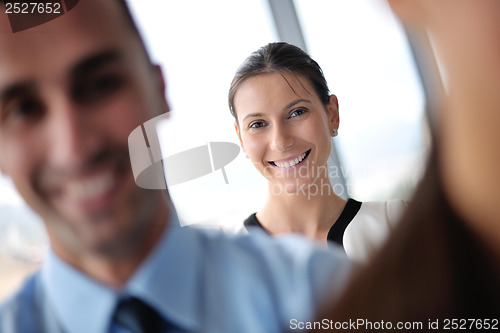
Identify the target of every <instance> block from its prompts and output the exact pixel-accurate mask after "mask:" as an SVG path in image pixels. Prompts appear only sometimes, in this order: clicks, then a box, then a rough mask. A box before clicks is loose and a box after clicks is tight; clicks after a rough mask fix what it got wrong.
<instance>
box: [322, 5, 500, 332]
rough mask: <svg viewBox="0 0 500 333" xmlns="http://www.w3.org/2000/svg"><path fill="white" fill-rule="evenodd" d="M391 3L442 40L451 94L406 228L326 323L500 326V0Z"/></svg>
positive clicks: (332, 310)
mask: <svg viewBox="0 0 500 333" xmlns="http://www.w3.org/2000/svg"><path fill="white" fill-rule="evenodd" d="M390 4H391V6H392V9H393V11H394V12H395V13H396V14H397V15H398V16H399V18H400V19H401V20H402V21H403V23H405V24H406V25H407V26H408V27H409V28H410V29H412V28H413V29H415V28H418V29H422V28H424V29H427V30H428V31H429V33H430V34H431V35H432V36H433V38H434V40H435V46H436V49H437V53H438V55H439V57H440V59H441V60H442V62H443V64H444V68H445V73H446V76H447V77H446V79H447V82H448V91H447V94H446V96H445V97H443V98H442V100H441V101H440V102H439V107H438V111H439V116H438V122H437V126H436V133H435V138H434V142H433V143H434V144H433V150H432V153H431V156H430V161H429V165H428V168H427V171H426V174H425V176H424V178H423V180H422V182H421V184H420V186H419V188H418V189H417V191H416V194H415V197H414V198H413V200H412V203H411V204H410V207H409V209H408V210H407V212H406V214H405V215H404V216H403V219H402V221H401V222H402V223H401V227H400V228H399V230H397V231H396V232H395V234H394V235H393V236H392V238H390V240H389V242H388V244H387V245H386V246H385V248H384V249H383V251H382V252H381V253H380V254H379V255H378V257H377V258H376V259H375V260H374V262H372V263H371V264H370V265H369V266H368V267H367V268H365V269H363V270H362V271H360V272H358V273H359V274H357V276H356V277H355V278H354V279H353V281H352V283H350V286H349V287H348V289H347V290H346V292H345V293H344V294H343V296H342V297H341V301H340V302H338V303H336V305H335V306H333V307H331V308H329V309H328V310H325V311H324V312H323V313H320V314H319V316H318V319H319V320H321V319H323V318H329V319H332V320H333V323H335V322H337V323H340V322H346V321H349V320H352V321H356V320H357V319H367V320H370V321H371V322H372V323H373V322H378V323H380V322H381V321H382V320H383V321H385V322H386V323H387V322H391V323H392V325H393V327H392V329H396V323H397V322H409V321H412V322H413V321H416V322H421V323H422V324H423V326H422V327H421V328H420V329H418V331H420V330H422V329H423V330H433V329H435V328H438V329H446V328H448V329H457V328H459V327H462V328H461V329H467V330H471V331H477V330H481V329H483V330H484V329H488V328H489V329H491V328H495V327H496V330H498V329H499V328H500V326H499V325H500V323H499V322H498V320H499V314H500V175H499V171H498V170H500V131H499V130H498V126H499V124H500V93H499V92H500V1H497V0H479V1H468V0H464V1H462V0H457V1H455V0H453V1H451V0H440V1H435V0H429V1H425V0H393V1H390ZM452 319H455V321H453V322H451V320H452ZM473 319H475V321H474V320H473ZM429 320H430V321H431V322H432V325H434V326H433V327H430V326H429V325H431V322H429ZM436 320H437V321H436ZM436 324H438V326H436ZM337 325H340V324H337ZM337 327H339V326H337ZM356 328H357V329H360V330H369V327H367V326H359V327H356ZM344 329H353V327H349V326H344ZM372 329H373V328H372ZM385 329H387V330H390V327H389V326H385ZM414 329H415V331H417V329H416V327H414Z"/></svg>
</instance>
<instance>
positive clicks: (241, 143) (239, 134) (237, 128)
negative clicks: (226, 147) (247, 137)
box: [234, 121, 245, 153]
mask: <svg viewBox="0 0 500 333" xmlns="http://www.w3.org/2000/svg"><path fill="white" fill-rule="evenodd" d="M234 129H235V131H236V135H237V136H238V139H239V140H240V146H241V150H243V152H244V153H245V146H244V145H243V140H241V133H240V127H239V126H238V121H234Z"/></svg>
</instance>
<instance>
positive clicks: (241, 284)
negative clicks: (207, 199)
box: [0, 228, 351, 333]
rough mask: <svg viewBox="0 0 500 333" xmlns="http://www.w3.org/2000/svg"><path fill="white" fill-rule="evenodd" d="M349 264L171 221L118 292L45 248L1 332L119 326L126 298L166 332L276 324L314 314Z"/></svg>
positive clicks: (296, 244) (290, 245)
mask: <svg viewBox="0 0 500 333" xmlns="http://www.w3.org/2000/svg"><path fill="white" fill-rule="evenodd" d="M350 268H351V264H350V262H349V261H348V260H347V259H346V257H345V254H344V253H343V251H341V250H339V251H336V249H334V250H331V249H327V248H320V247H317V246H315V245H313V244H312V243H310V242H309V241H307V240H305V239H304V238H302V237H299V236H286V237H277V238H271V237H268V236H267V235H264V234H262V235H237V236H228V235H225V234H223V233H221V232H219V231H212V230H198V229H193V228H170V229H168V230H167V231H166V232H165V234H164V235H163V237H162V239H161V241H160V242H159V243H158V245H157V246H156V248H155V249H154V250H153V252H152V253H151V254H150V255H149V257H148V258H147V260H146V261H145V262H144V263H143V264H142V265H141V266H140V267H139V269H138V270H137V272H136V273H135V275H133V277H132V278H131V279H130V280H129V282H128V283H127V284H126V286H125V287H124V288H123V289H121V290H113V289H111V288H109V287H107V286H105V285H103V284H100V283H98V282H96V281H95V280H92V279H91V278H89V277H87V276H86V275H84V274H83V273H81V272H80V271H78V270H76V269H75V268H73V267H71V266H69V265H68V264H66V263H65V262H64V261H63V260H61V259H60V258H59V257H57V256H56V255H55V254H54V253H53V252H50V253H49V255H48V258H47V260H46V262H45V264H44V266H43V268H42V269H41V270H40V271H39V272H38V273H36V274H35V275H34V276H33V277H31V278H30V279H29V280H28V282H27V283H26V284H25V286H24V288H23V289H22V290H21V292H20V293H18V294H17V295H16V296H15V297H14V298H13V299H11V300H10V301H8V302H7V303H6V304H4V305H2V306H0V320H1V322H0V332H2V333H12V332H16V333H23V332H31V331H30V328H33V327H34V328H36V330H34V332H44V331H45V332H51V333H52V332H54V333H55V332H68V333H101V332H102V333H105V332H113V333H115V332H116V333H118V332H123V331H121V330H120V328H119V327H116V326H115V325H114V324H113V323H112V322H111V318H112V314H113V311H114V309H115V307H116V304H117V302H118V300H119V299H120V297H124V296H136V297H138V298H140V299H141V300H143V301H144V302H146V303H148V304H149V305H150V306H152V307H154V308H155V309H156V310H157V311H158V312H159V313H160V314H161V315H162V316H163V317H164V318H165V320H166V321H168V322H169V323H172V324H173V325H174V326H175V327H177V328H178V330H174V331H173V332H204V333H209V332H214V333H224V332H228V333H235V332H238V333H244V332H254V333H266V332H269V333H275V332H281V331H283V330H287V329H289V328H290V321H291V320H292V319H296V320H299V321H303V320H310V319H312V316H313V314H314V312H315V310H316V307H315V306H316V305H317V304H318V303H319V302H321V301H323V300H324V298H325V296H327V297H328V298H330V297H335V296H334V295H335V294H336V292H338V291H339V290H340V289H341V287H342V286H343V285H344V283H345V281H346V280H347V277H348V274H349V271H350ZM27 321H31V322H32V323H31V324H30V323H28V322H27ZM30 325H31V326H30ZM169 332H170V331H169Z"/></svg>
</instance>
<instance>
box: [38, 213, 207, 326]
mask: <svg viewBox="0 0 500 333" xmlns="http://www.w3.org/2000/svg"><path fill="white" fill-rule="evenodd" d="M170 225H172V227H167V228H166V230H165V232H164V235H163V236H162V238H161V239H160V241H159V243H158V244H157V246H156V248H155V249H154V250H153V251H152V253H151V254H150V255H149V256H148V258H147V259H146V260H145V261H144V262H143V263H142V265H141V266H140V267H139V268H138V270H137V271H136V273H135V274H134V275H133V276H132V278H131V279H130V280H129V281H128V282H127V284H126V286H125V287H124V288H123V290H120V291H116V290H114V289H112V288H109V287H108V286H106V285H103V284H101V283H99V282H97V281H95V280H93V279H91V278H90V277H88V276H86V275H85V274H83V273H82V272H80V271H78V270H77V269H75V268H73V267H72V266H70V265H69V264H67V263H66V262H64V261H63V260H62V259H60V258H59V257H58V256H57V255H56V254H55V253H54V252H53V251H52V250H49V254H48V256H47V260H46V263H45V265H44V267H43V269H42V281H43V283H44V284H45V287H46V290H47V294H48V296H49V299H50V301H51V302H52V305H53V307H54V311H55V313H56V315H57V317H58V318H59V320H60V322H61V324H62V326H63V328H64V330H65V331H67V332H71V333H87V332H108V331H109V327H110V325H111V316H112V313H113V311H114V309H115V307H116V304H117V302H118V300H119V298H120V297H122V296H125V295H131V296H136V297H139V298H141V299H142V300H143V301H145V302H147V303H149V304H150V305H151V306H153V307H154V308H155V309H156V310H157V311H158V312H160V313H161V314H162V315H163V317H164V318H165V319H166V320H168V321H170V322H171V323H172V324H174V325H176V326H178V327H181V328H185V329H187V330H191V331H197V330H198V329H199V327H198V323H199V321H198V316H199V312H198V306H197V304H198V302H197V296H198V295H199V293H198V291H197V286H198V285H199V284H198V283H197V279H198V276H199V274H197V270H198V269H197V267H199V266H198V265H199V264H200V263H199V259H198V253H199V251H197V250H196V249H197V246H198V245H197V242H196V239H193V238H194V237H195V234H194V233H192V232H189V230H186V229H189V228H180V227H177V226H178V225H179V222H178V219H177V216H174V217H172V219H171V221H170Z"/></svg>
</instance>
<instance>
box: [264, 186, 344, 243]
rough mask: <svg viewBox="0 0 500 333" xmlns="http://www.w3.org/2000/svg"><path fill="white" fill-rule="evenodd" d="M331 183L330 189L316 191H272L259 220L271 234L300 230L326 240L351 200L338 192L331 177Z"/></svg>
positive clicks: (322, 240)
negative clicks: (278, 193) (335, 190)
mask: <svg viewBox="0 0 500 333" xmlns="http://www.w3.org/2000/svg"><path fill="white" fill-rule="evenodd" d="M324 184H326V183H324ZM327 184H328V186H329V188H330V190H328V191H326V190H325V191H321V192H319V191H316V192H319V193H314V194H315V195H313V193H312V191H298V192H297V193H294V194H281V195H273V193H272V191H270V192H269V197H268V199H267V201H266V204H265V205H264V207H263V208H262V209H261V210H260V211H259V212H258V213H257V218H258V220H259V222H260V223H261V224H262V226H263V227H264V228H265V229H266V230H267V231H268V232H269V233H271V234H283V233H299V234H303V235H305V236H306V237H308V238H311V239H315V240H319V241H321V242H325V243H326V237H327V235H328V232H329V231H330V228H331V227H332V225H333V223H334V222H335V221H336V220H337V218H338V217H339V216H340V214H341V213H342V211H343V209H344V207H345V205H346V203H347V201H346V200H344V199H342V198H340V197H339V196H338V195H336V194H335V192H334V191H333V188H332V186H331V185H330V183H329V181H328V183H327ZM326 186H327V185H325V187H324V189H326Z"/></svg>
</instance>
